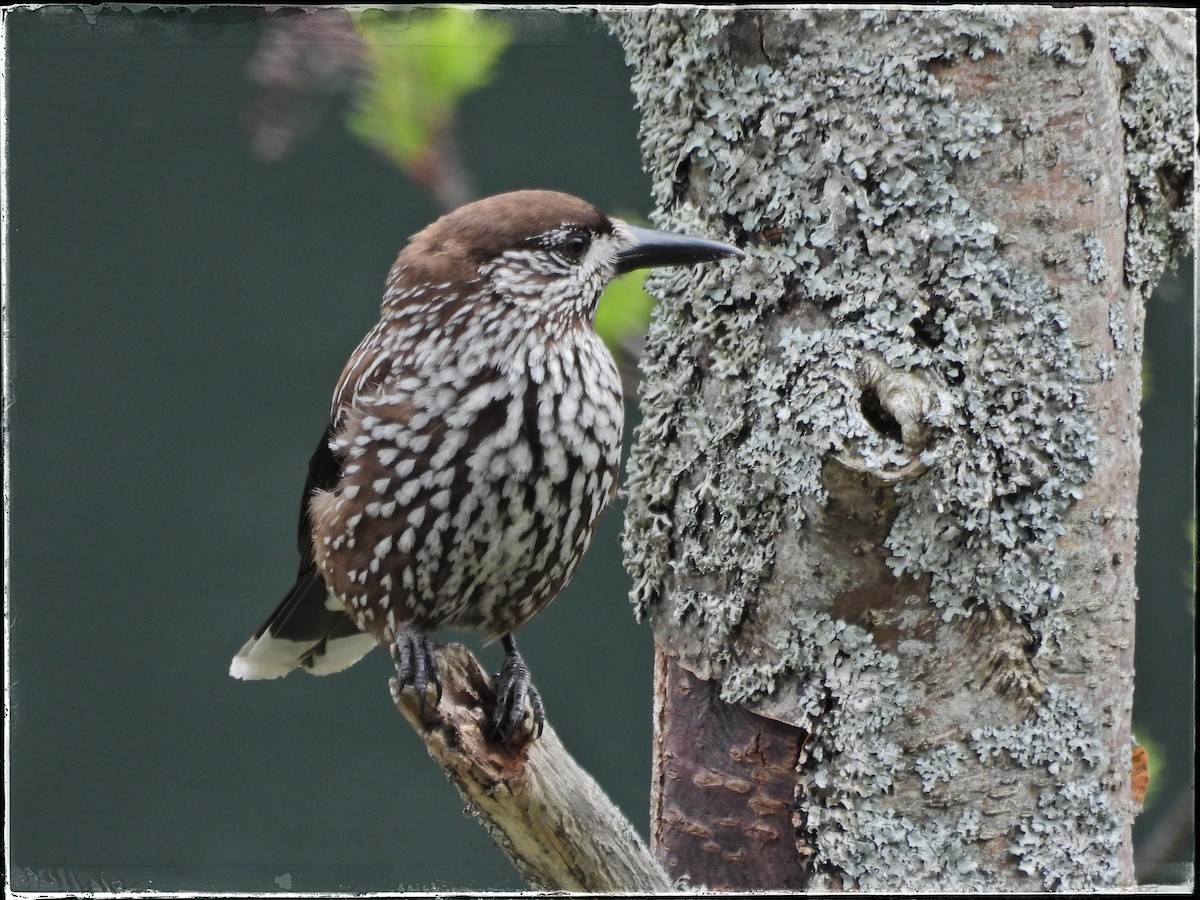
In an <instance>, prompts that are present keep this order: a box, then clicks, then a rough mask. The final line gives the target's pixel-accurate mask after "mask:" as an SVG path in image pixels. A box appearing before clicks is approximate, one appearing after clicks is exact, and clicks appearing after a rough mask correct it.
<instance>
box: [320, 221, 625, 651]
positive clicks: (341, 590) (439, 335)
mask: <svg viewBox="0 0 1200 900" xmlns="http://www.w3.org/2000/svg"><path fill="white" fill-rule="evenodd" d="M567 216H570V217H571V219H569V220H568V221H567V222H566V223H565V224H564V223H562V222H555V224H553V225H552V226H551V227H550V228H548V229H546V228H545V225H546V224H548V223H540V222H531V223H529V225H528V226H526V228H525V229H523V230H533V229H544V230H542V231H541V232H540V233H541V234H543V235H550V237H547V238H545V241H546V243H547V244H549V245H550V246H552V243H551V242H552V241H553V240H555V238H554V235H556V234H558V233H559V232H563V233H564V234H565V233H566V232H567V231H569V228H568V227H567V226H574V227H584V228H589V229H593V230H595V232H596V233H597V235H598V237H597V238H596V239H595V241H594V243H593V246H592V247H591V248H590V249H589V254H592V255H594V256H595V257H597V258H595V259H594V260H593V261H591V263H590V264H589V261H588V259H587V258H586V257H585V259H584V260H583V261H581V262H580V263H579V264H577V265H572V264H570V263H569V262H567V261H565V260H559V259H556V257H555V255H554V253H553V251H552V250H549V249H547V248H546V247H544V246H535V247H534V248H532V249H509V250H507V251H504V252H502V253H501V254H500V255H499V256H497V257H496V258H494V259H492V260H489V261H487V262H486V263H484V264H483V265H481V266H480V267H479V269H478V271H477V274H475V276H474V277H473V278H472V279H471V280H470V281H466V282H457V283H456V282H454V281H451V282H448V283H445V284H442V283H436V282H435V283H434V289H430V287H429V286H428V285H429V282H428V280H427V271H426V269H427V268H428V267H427V266H426V265H425V264H424V263H425V259H426V257H422V256H420V255H419V254H420V252H421V251H422V250H423V244H425V243H426V242H425V241H416V242H414V244H413V245H412V247H410V251H413V248H415V251H416V252H410V251H406V253H405V254H403V255H402V256H401V257H400V259H399V260H398V261H397V264H396V267H395V268H394V269H393V270H392V274H391V277H390V278H389V281H388V288H387V292H386V294H385V300H384V308H383V313H384V315H383V318H382V319H381V321H380V323H379V324H378V325H377V326H376V327H375V328H374V329H373V330H372V331H371V333H370V334H368V335H367V337H366V338H365V339H364V341H363V343H362V344H361V345H360V346H359V349H358V350H357V351H356V352H355V354H354V356H353V357H352V358H351V361H350V363H349V364H348V365H347V367H346V370H345V372H344V373H343V376H342V381H341V383H340V384H339V386H338V390H337V392H336V396H337V400H336V405H335V408H334V410H333V418H334V421H338V422H340V423H341V427H340V429H339V431H338V433H337V436H336V438H335V441H334V445H333V447H334V452H335V454H336V455H338V456H339V457H341V458H343V459H344V460H345V464H344V468H343V470H342V478H341V481H340V482H339V484H338V486H337V487H336V488H335V489H333V490H331V491H319V492H317V493H316V494H314V495H313V498H312V503H311V507H310V508H311V515H312V521H313V527H314V535H315V550H316V562H317V565H318V567H319V569H320V571H321V573H322V575H323V576H324V577H325V581H326V583H327V584H328V585H329V587H330V589H331V591H332V593H333V594H334V596H336V597H338V598H339V599H341V600H342V601H343V602H344V603H345V605H346V607H347V609H349V610H350V612H351V615H352V616H353V618H354V619H355V622H356V624H357V625H358V626H359V627H360V628H361V629H363V630H364V631H370V632H373V633H376V634H377V635H379V636H380V637H381V638H383V639H386V640H389V641H390V640H392V639H394V637H395V630H396V624H397V622H399V623H404V622H408V621H415V622H417V623H418V624H419V625H421V626H422V627H424V628H430V629H432V628H438V627H441V626H445V625H453V626H458V627H465V628H477V629H480V630H482V631H483V632H485V633H487V634H489V635H492V636H498V635H501V634H506V633H508V632H511V631H514V630H516V629H517V628H519V627H520V626H521V625H522V624H524V623H525V622H526V621H527V620H528V619H529V618H530V616H532V615H533V614H534V613H536V612H537V611H538V610H539V609H541V608H542V607H543V606H545V604H546V603H548V602H549V601H550V600H551V599H553V597H554V596H555V594H557V593H558V591H559V589H560V588H561V587H562V586H563V584H565V583H566V581H567V579H568V578H569V577H570V575H571V573H572V572H573V570H574V568H575V566H576V564H577V563H578V562H579V559H580V558H581V557H582V555H583V552H584V551H585V550H586V549H587V546H588V542H589V540H590V538H591V533H592V529H593V528H594V526H595V524H596V521H597V520H598V519H599V516H600V513H601V512H602V511H603V510H604V507H605V506H606V505H607V503H608V500H609V498H610V497H611V496H612V493H613V491H614V489H615V487H616V473H617V465H618V461H619V455H620V442H621V428H622V420H623V410H622V400H621V383H620V377H619V375H618V373H617V369H616V365H615V364H614V363H613V360H612V356H611V355H610V354H609V352H608V350H607V348H606V347H605V346H604V343H603V342H602V341H601V340H600V338H599V337H598V336H597V335H596V333H595V331H594V330H593V328H592V324H591V323H592V316H593V314H594V312H595V304H596V301H597V300H598V299H599V296H600V292H601V290H602V289H603V286H604V284H605V283H606V282H607V280H608V278H609V277H610V276H611V262H609V261H608V260H607V259H606V258H605V257H606V255H608V256H611V254H612V253H613V252H615V250H617V249H619V248H620V247H621V246H623V244H622V240H623V239H622V236H621V235H620V233H619V231H617V232H614V231H613V229H612V226H611V225H610V224H609V220H608V219H607V218H605V217H603V216H602V214H600V213H599V212H598V211H596V210H594V209H592V208H590V207H580V208H579V209H577V210H576V209H571V210H568V211H563V212H562V213H561V217H562V218H566V217H567ZM624 241H625V243H628V242H629V239H628V238H625V239H624ZM606 248H607V249H606ZM575 270H578V271H577V272H576V271H575ZM573 276H574V277H573Z"/></svg>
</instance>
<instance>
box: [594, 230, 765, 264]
mask: <svg viewBox="0 0 1200 900" xmlns="http://www.w3.org/2000/svg"><path fill="white" fill-rule="evenodd" d="M625 227H626V228H628V229H629V230H630V231H632V232H633V236H634V237H635V238H637V243H636V244H634V245H633V246H632V247H629V248H627V249H625V250H622V251H621V252H620V253H618V254H617V274H618V275H624V274H625V273H626V272H632V271H633V270H634V269H648V268H652V267H654V266H691V265H695V264H696V263H706V262H713V261H714V260H718V259H721V258H722V257H725V256H736V257H744V256H745V255H746V254H745V253H743V252H742V251H741V250H739V249H738V248H737V247H732V246H730V245H729V244H722V243H721V242H720V241H710V240H708V238H698V237H688V236H687V235H686V234H672V233H671V232H669V231H654V230H653V229H650V228H639V227H637V226H636V225H628V224H627V225H626V226H625Z"/></svg>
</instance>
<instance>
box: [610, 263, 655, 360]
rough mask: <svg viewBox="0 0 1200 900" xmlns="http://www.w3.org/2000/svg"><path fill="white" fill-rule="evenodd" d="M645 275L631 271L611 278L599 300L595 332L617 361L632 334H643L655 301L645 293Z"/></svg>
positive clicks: (648, 323)
mask: <svg viewBox="0 0 1200 900" xmlns="http://www.w3.org/2000/svg"><path fill="white" fill-rule="evenodd" d="M645 280H646V273H645V272H630V273H629V274H628V275H622V276H621V277H620V278H616V279H614V280H613V281H612V282H611V283H610V284H609V286H608V287H607V288H606V289H605V291H604V296H603V297H601V298H600V305H599V307H598V308H597V309H596V332H597V333H598V334H599V335H600V337H601V338H602V339H603V340H604V343H605V344H607V345H608V349H609V350H611V351H612V353H613V355H614V356H616V357H617V358H618V359H620V358H621V356H620V354H619V351H621V350H623V349H624V350H627V348H626V347H625V346H624V345H625V342H626V341H627V340H628V339H629V338H630V337H631V336H633V335H642V334H645V333H646V328H647V327H648V326H649V325H650V312H651V311H652V310H653V309H654V298H653V297H651V296H650V295H649V294H647V293H646V289H645V288H644V287H643V284H644V283H645Z"/></svg>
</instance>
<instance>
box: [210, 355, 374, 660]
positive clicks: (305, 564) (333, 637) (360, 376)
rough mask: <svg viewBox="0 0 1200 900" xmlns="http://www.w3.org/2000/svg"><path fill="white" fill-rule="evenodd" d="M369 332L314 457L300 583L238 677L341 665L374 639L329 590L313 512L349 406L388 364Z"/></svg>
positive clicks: (257, 636) (334, 463) (302, 526)
mask: <svg viewBox="0 0 1200 900" xmlns="http://www.w3.org/2000/svg"><path fill="white" fill-rule="evenodd" d="M371 337H372V336H371V335H368V337H367V339H365V340H364V341H363V343H362V344H360V345H359V348H358V350H356V351H355V352H354V354H353V355H352V356H351V357H350V360H349V361H348V362H347V363H346V366H345V368H344V369H343V370H342V376H341V378H340V379H339V381H338V385H337V388H336V390H335V391H334V406H333V411H332V414H331V416H330V422H329V424H328V425H327V426H326V428H325V431H324V433H323V434H322V435H321V440H320V441H319V442H318V443H317V448H316V450H314V451H313V454H312V456H311V457H310V458H309V461H308V477H307V478H306V479H305V483H304V494H303V495H302V497H301V501H300V515H299V519H298V522H297V535H296V538H297V547H296V548H297V550H298V551H299V554H300V564H299V567H298V568H297V571H296V583H295V584H293V585H292V587H291V589H290V590H289V591H288V592H287V593H286V594H285V595H284V597H283V599H282V600H281V601H280V602H279V605H278V606H276V607H275V611H274V612H272V613H271V615H270V616H268V617H267V620H266V621H265V622H263V624H262V625H261V626H259V629H258V631H256V632H255V633H254V636H253V637H251V638H250V640H248V641H247V642H246V643H245V644H244V645H243V646H242V649H241V650H239V651H238V653H237V655H236V656H235V657H234V658H233V662H232V663H231V664H230V667H229V674H230V675H232V676H233V677H234V678H242V679H259V678H278V677H280V676H282V675H286V674H287V673H288V672H290V671H291V670H292V669H295V668H298V667H304V668H305V669H307V670H308V671H309V672H311V673H312V674H314V675H326V674H329V673H332V672H340V671H341V670H342V669H345V668H347V667H348V666H351V665H353V664H354V663H356V662H358V660H360V659H361V658H362V657H363V656H365V655H366V653H367V652H368V651H369V650H370V649H371V648H372V647H374V646H375V639H374V638H373V637H371V636H370V635H368V634H365V633H363V632H362V631H360V630H359V629H358V627H357V626H356V625H355V624H354V622H353V621H352V620H351V619H350V617H349V616H348V615H346V612H345V610H344V608H343V607H342V604H341V602H340V601H339V600H337V599H336V598H334V597H331V596H330V595H329V592H328V590H327V589H326V587H325V582H324V580H323V579H322V578H321V575H320V573H319V572H318V571H317V568H316V564H315V563H314V561H313V546H312V520H311V518H310V515H309V504H310V501H311V499H312V495H313V493H314V492H315V491H322V490H332V489H333V488H335V487H336V486H337V483H338V481H339V480H340V479H341V475H342V460H341V459H340V458H339V457H338V456H337V454H335V453H334V452H333V449H332V448H331V446H330V444H331V442H332V440H333V438H334V437H335V435H336V433H337V430H338V428H340V427H341V422H342V419H343V417H344V415H345V412H346V410H347V408H348V407H349V406H350V405H351V404H353V403H354V401H355V400H356V399H357V398H358V397H359V396H361V395H362V394H363V393H364V392H369V391H371V390H373V389H374V388H375V387H377V386H378V385H379V384H380V383H381V382H382V381H383V380H384V378H385V377H386V376H387V374H388V372H389V371H390V363H389V358H388V356H387V355H386V354H384V353H381V352H379V351H378V350H377V349H376V347H377V346H378V344H377V342H374V341H372V340H371Z"/></svg>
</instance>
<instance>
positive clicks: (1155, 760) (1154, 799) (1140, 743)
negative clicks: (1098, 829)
mask: <svg viewBox="0 0 1200 900" xmlns="http://www.w3.org/2000/svg"><path fill="white" fill-rule="evenodd" d="M1133 731H1134V735H1135V737H1134V741H1133V750H1134V763H1133V766H1134V772H1135V773H1136V772H1137V770H1138V766H1139V765H1141V766H1145V769H1144V774H1145V776H1146V778H1147V784H1146V793H1145V795H1144V796H1143V798H1142V809H1143V810H1147V809H1150V808H1151V807H1152V806H1154V805H1155V804H1157V803H1159V802H1160V801H1162V800H1163V799H1164V798H1163V793H1162V787H1163V781H1162V778H1163V769H1164V768H1165V766H1166V758H1165V755H1164V754H1165V751H1164V749H1163V746H1162V744H1161V743H1159V742H1158V741H1156V740H1155V739H1154V738H1153V736H1151V735H1149V734H1147V732H1146V729H1145V728H1139V727H1138V726H1136V725H1135V726H1134V729H1133ZM1139 751H1140V752H1141V757H1140V758H1139V753H1138V752H1139ZM1166 799H1171V798H1166Z"/></svg>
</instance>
